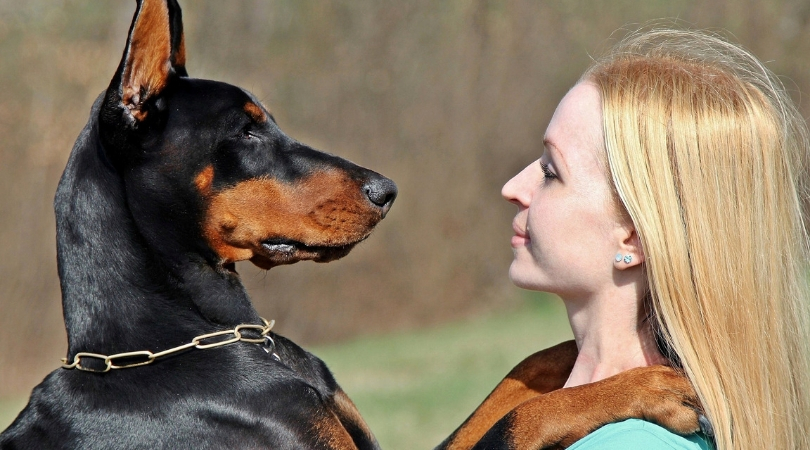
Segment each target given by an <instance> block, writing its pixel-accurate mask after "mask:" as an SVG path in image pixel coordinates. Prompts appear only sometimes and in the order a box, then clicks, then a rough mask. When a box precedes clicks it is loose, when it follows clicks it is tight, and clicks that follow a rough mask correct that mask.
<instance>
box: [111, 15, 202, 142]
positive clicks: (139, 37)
mask: <svg viewBox="0 0 810 450" xmlns="http://www.w3.org/2000/svg"><path fill="white" fill-rule="evenodd" d="M185 64H186V55H185V45H184V39H183V24H182V14H181V12H180V6H179V5H178V4H177V1H176V0H137V8H136V11H135V16H134V17H133V19H132V25H131V26H130V29H129V36H128V38H127V45H126V48H125V49H124V55H123V57H122V58H121V63H120V64H119V65H118V69H117V70H116V72H115V75H114V76H113V79H112V81H111V82H110V86H109V87H108V88H107V93H106V95H105V99H104V106H103V108H104V109H103V111H102V116H101V119H102V123H103V124H104V125H112V126H114V127H121V126H123V128H137V127H138V125H139V124H141V123H143V122H144V121H145V120H146V119H147V117H148V116H149V115H150V114H153V113H157V112H158V111H160V110H162V109H164V108H165V105H164V104H162V102H160V101H159V99H160V94H161V92H163V90H164V89H165V88H166V86H167V85H168V83H169V81H170V79H171V78H172V77H174V76H187V73H186V67H185ZM122 122H123V123H122Z"/></svg>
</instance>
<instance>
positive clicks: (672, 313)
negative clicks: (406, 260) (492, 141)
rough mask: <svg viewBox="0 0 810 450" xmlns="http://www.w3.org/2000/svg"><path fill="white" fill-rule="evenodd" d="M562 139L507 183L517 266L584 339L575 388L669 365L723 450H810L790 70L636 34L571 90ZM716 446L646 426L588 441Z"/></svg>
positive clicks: (559, 128)
mask: <svg viewBox="0 0 810 450" xmlns="http://www.w3.org/2000/svg"><path fill="white" fill-rule="evenodd" d="M544 143H545V151H544V153H543V155H542V157H541V158H540V160H539V161H537V162H534V163H532V164H530V165H529V166H528V167H526V168H525V169H524V170H523V171H522V172H520V173H519V174H518V175H516V176H515V177H514V178H513V179H512V180H510V181H509V182H508V183H507V184H506V185H505V186H504V188H503V196H504V197H505V198H506V199H507V200H508V201H510V202H512V203H514V204H516V205H517V206H518V213H517V215H516V216H515V219H514V222H513V228H514V230H515V235H514V237H513V238H512V242H511V243H512V247H513V249H514V261H513V262H512V265H511V267H510V270H509V276H510V278H511V279H512V281H513V282H514V283H515V284H516V285H518V286H520V287H523V288H527V289H534V290H541V291H547V292H552V293H555V294H558V295H559V296H560V297H561V298H562V299H563V301H564V303H565V306H566V309H567V312H568V317H569V320H570V322H571V327H572V329H573V332H574V337H575V340H576V344H577V348H578V350H579V352H578V355H577V356H576V360H575V362H574V364H573V368H572V370H571V372H570V375H569V376H568V378H567V381H566V383H565V387H566V388H568V387H574V386H580V385H585V384H588V383H592V382H595V381H599V380H603V379H606V378H608V377H611V376H612V375H616V374H620V373H622V372H625V371H627V370H629V369H633V368H637V367H646V366H651V365H656V364H664V365H669V366H673V367H676V368H679V369H681V370H682V371H683V373H684V374H685V375H686V376H687V377H688V379H689V381H690V382H691V384H692V385H693V386H694V388H695V390H696V392H697V394H698V397H699V399H700V402H701V403H702V407H703V410H704V413H705V415H706V416H707V417H708V419H709V420H710V421H711V423H712V425H713V428H714V433H715V437H714V440H715V442H716V444H715V445H716V448H718V449H732V448H733V449H763V448H774V449H799V448H802V449H806V448H810V438H808V436H810V377H808V372H809V371H810V365H808V352H809V350H808V343H809V342H810V340H809V339H810V338H809V337H808V309H807V301H808V297H807V294H806V288H805V279H806V276H805V274H806V270H807V262H808V236H807V232H806V229H805V223H804V220H805V215H804V209H805V206H806V205H805V204H804V201H805V200H806V194H807V191H806V189H805V178H806V160H807V157H808V148H809V147H810V146H809V145H808V133H807V128H806V124H805V122H804V120H803V118H802V117H801V116H800V115H799V113H798V112H797V110H796V108H795V106H794V105H793V104H792V103H791V101H790V100H789V98H788V95H787V94H786V92H785V90H784V88H783V87H782V86H781V84H780V83H779V81H778V80H777V79H776V77H774V76H773V75H772V74H771V73H770V72H769V71H768V70H767V69H766V68H765V67H764V66H763V65H762V64H761V63H760V62H759V61H757V60H756V58H754V57H753V56H751V55H750V54H749V53H747V52H746V51H744V50H742V49H740V48H739V47H736V46H734V45H732V44H729V43H727V42H725V41H723V40H722V39H720V38H717V37H715V36H711V35H707V34H703V33H698V32H692V31H672V30H653V31H647V32H640V33H635V34H633V35H631V36H630V37H628V38H626V39H625V40H624V41H623V42H621V43H620V44H619V45H618V46H616V47H615V48H614V49H613V50H612V51H611V52H609V54H608V55H606V56H605V57H603V58H602V59H599V60H597V61H596V62H595V63H594V65H593V66H592V67H591V68H590V69H589V70H588V71H587V72H586V73H585V74H584V76H583V77H582V78H581V80H580V82H579V83H578V84H577V85H576V86H575V87H574V88H573V89H572V90H571V91H570V92H569V93H568V94H567V95H566V96H565V98H564V99H563V100H562V102H561V103H560V105H559V107H558V108H557V110H556V112H555V114H554V117H553V118H552V120H551V122H550V123H549V126H548V129H547V132H546V139H545V142H544ZM563 391H565V390H564V389H563ZM707 446H708V442H707V439H706V438H705V437H704V436H700V435H691V436H679V435H677V434H674V433H671V432H668V431H666V430H665V429H663V428H660V427H657V426H655V425H653V424H650V423H648V422H643V421H641V420H630V421H625V422H621V423H615V424H611V425H607V426H604V427H602V428H600V429H598V430H597V431H595V432H593V433H592V434H590V435H588V436H586V437H585V438H584V439H582V440H580V441H578V442H577V443H575V444H574V445H573V446H572V447H570V448H572V449H573V448H577V449H579V450H586V449H594V448H625V449H633V448H639V449H641V448H644V449H658V448H661V449H663V448H667V449H670V448H684V449H686V448H707Z"/></svg>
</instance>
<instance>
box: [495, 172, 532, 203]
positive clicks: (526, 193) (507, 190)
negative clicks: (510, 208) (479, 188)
mask: <svg viewBox="0 0 810 450" xmlns="http://www.w3.org/2000/svg"><path fill="white" fill-rule="evenodd" d="M530 169H531V166H529V167H526V168H525V169H523V170H522V171H520V173H518V174H517V175H515V176H514V177H512V179H511V180H509V181H507V182H506V184H504V185H503V188H501V195H502V196H503V198H504V199H506V201H508V202H509V203H514V204H515V205H518V206H523V207H528V206H529V203H531V194H532V189H530V186H529V185H528V183H527V178H529V177H528V174H527V172H528V171H529V170H530Z"/></svg>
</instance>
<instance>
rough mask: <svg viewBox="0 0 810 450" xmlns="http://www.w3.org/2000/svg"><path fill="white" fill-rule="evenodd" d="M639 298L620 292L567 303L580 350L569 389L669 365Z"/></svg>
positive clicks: (568, 383) (569, 381)
mask: <svg viewBox="0 0 810 450" xmlns="http://www.w3.org/2000/svg"><path fill="white" fill-rule="evenodd" d="M637 298H638V297H637V295H636V293H635V292H628V291H627V290H624V291H623V290H621V289H619V290H617V291H614V292H610V293H607V294H604V295H601V296H595V297H593V298H588V299H584V300H582V299H580V300H576V301H571V300H564V302H565V307H566V309H567V311H568V320H569V321H570V323H571V329H572V330H573V332H574V338H575V339H576V342H577V348H578V349H579V356H577V360H576V362H575V363H574V368H573V369H572V371H571V375H570V376H569V378H568V381H567V382H566V383H565V387H573V386H579V385H582V384H587V383H593V382H595V381H599V380H602V379H604V378H608V377H610V376H613V375H616V374H618V373H620V372H624V371H625V370H629V369H633V368H635V367H645V366H650V365H655V364H666V363H667V360H666V358H664V357H663V356H662V355H661V353H660V351H659V350H658V346H657V345H656V341H655V335H654V333H653V331H652V327H651V324H650V323H649V321H648V320H646V319H645V317H646V316H647V314H646V313H645V312H644V311H643V310H642V306H641V303H642V302H641V301H639V300H636V299H637Z"/></svg>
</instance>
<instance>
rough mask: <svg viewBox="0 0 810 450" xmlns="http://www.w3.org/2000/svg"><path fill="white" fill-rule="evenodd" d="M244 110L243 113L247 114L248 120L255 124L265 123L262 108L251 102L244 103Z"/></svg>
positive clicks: (265, 118)
mask: <svg viewBox="0 0 810 450" xmlns="http://www.w3.org/2000/svg"><path fill="white" fill-rule="evenodd" d="M244 109H245V112H246V113H248V115H249V116H250V118H251V119H253V121H255V122H256V123H265V122H267V115H266V114H265V113H264V111H262V108H261V107H260V106H259V105H257V104H255V103H253V102H247V103H245V108H244Z"/></svg>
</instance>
